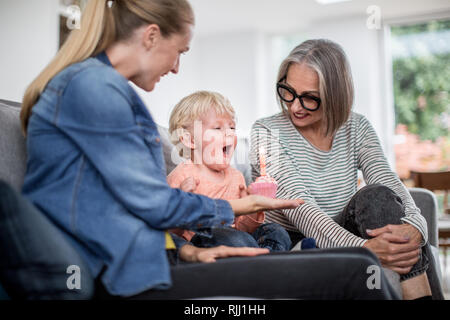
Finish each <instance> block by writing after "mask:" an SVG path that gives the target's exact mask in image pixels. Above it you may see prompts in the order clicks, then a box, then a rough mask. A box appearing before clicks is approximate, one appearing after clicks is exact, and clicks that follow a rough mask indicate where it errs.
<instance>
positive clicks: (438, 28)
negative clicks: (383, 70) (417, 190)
mask: <svg viewBox="0 0 450 320" xmlns="http://www.w3.org/2000/svg"><path fill="white" fill-rule="evenodd" d="M391 50H392V64H393V65H392V68H393V85H394V104H395V115H396V141H395V154H396V170H397V173H398V174H399V176H400V178H401V179H403V180H407V179H408V178H409V176H410V171H411V170H416V171H441V170H442V171H443V170H450V133H449V127H450V96H449V92H450V80H449V79H450V20H440V21H439V20H436V21H429V22H427V23H421V24H414V25H400V26H392V27H391Z"/></svg>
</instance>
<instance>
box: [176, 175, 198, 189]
mask: <svg viewBox="0 0 450 320" xmlns="http://www.w3.org/2000/svg"><path fill="white" fill-rule="evenodd" d="M199 184H200V180H198V179H197V178H194V177H189V178H186V179H184V181H183V182H182V183H181V184H180V189H181V190H183V191H184V192H194V191H195V189H197V186H198V185H199Z"/></svg>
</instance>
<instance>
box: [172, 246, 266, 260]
mask: <svg viewBox="0 0 450 320" xmlns="http://www.w3.org/2000/svg"><path fill="white" fill-rule="evenodd" d="M266 253H269V249H264V248H249V247H241V248H234V247H227V246H218V247H213V248H199V247H195V246H192V245H189V244H186V245H184V246H182V247H181V248H180V251H179V254H180V259H181V260H183V261H187V262H206V263H210V262H215V261H216V259H219V258H227V257H236V256H244V257H253V256H257V255H261V254H266Z"/></svg>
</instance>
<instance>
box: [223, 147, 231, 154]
mask: <svg viewBox="0 0 450 320" xmlns="http://www.w3.org/2000/svg"><path fill="white" fill-rule="evenodd" d="M232 152H233V145H228V146H225V147H223V154H224V155H225V156H230V155H231V154H232Z"/></svg>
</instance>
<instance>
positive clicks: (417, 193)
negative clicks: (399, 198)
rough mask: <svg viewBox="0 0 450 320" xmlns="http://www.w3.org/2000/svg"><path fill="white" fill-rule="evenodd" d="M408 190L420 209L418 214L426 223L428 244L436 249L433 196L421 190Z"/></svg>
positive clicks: (436, 208) (425, 190)
mask: <svg viewBox="0 0 450 320" xmlns="http://www.w3.org/2000/svg"><path fill="white" fill-rule="evenodd" d="M408 190H409V193H410V194H411V196H412V198H413V200H414V202H415V203H416V206H417V207H418V208H419V209H420V213H421V214H422V215H423V216H424V217H425V220H426V221H427V225H428V241H429V243H430V244H431V245H432V246H434V247H438V244H439V241H438V226H437V216H438V204H437V200H436V196H435V194H434V193H433V192H431V191H430V190H427V189H423V188H409V189H408Z"/></svg>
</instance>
